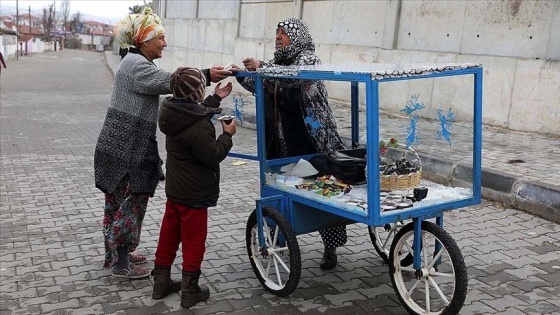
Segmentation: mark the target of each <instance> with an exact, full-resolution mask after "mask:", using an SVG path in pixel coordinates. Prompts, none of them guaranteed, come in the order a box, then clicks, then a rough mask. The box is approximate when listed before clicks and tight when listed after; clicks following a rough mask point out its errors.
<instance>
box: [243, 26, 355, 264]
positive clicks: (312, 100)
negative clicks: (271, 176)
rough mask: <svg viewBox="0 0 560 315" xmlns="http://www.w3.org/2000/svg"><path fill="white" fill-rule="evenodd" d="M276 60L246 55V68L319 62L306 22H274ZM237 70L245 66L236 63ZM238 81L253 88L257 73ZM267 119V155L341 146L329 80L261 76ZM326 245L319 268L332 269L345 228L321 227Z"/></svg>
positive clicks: (272, 157)
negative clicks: (327, 83)
mask: <svg viewBox="0 0 560 315" xmlns="http://www.w3.org/2000/svg"><path fill="white" fill-rule="evenodd" d="M275 44H276V45H275V47H276V51H275V52H274V59H272V60H270V61H268V62H264V61H261V60H258V59H256V58H253V57H249V58H245V59H244V60H243V65H244V66H245V68H246V69H247V70H248V71H255V70H256V69H257V68H262V67H275V66H308V65H318V64H321V61H320V60H319V57H317V55H315V43H314V42H313V38H311V35H310V34H309V29H308V28H307V25H306V24H305V23H304V22H303V21H302V20H300V19H297V18H287V19H285V20H283V21H280V22H278V24H277V25H276V37H275ZM234 70H235V71H240V70H241V69H240V68H239V67H237V66H235V68H234ZM237 80H238V82H239V83H240V84H241V85H242V86H243V87H244V88H245V89H246V90H248V91H250V92H253V93H255V77H238V78H237ZM263 84H264V92H265V93H264V95H263V97H264V119H265V142H266V157H267V159H276V158H281V157H289V156H297V155H304V154H312V153H328V152H332V151H336V150H339V149H343V148H344V145H343V144H342V140H341V139H340V136H339V134H338V131H337V129H336V121H335V119H334V117H333V114H332V111H331V108H330V106H329V101H328V94H327V89H326V87H325V84H324V82H323V81H321V80H297V79H296V80H290V79H271V78H267V79H265V80H263ZM319 233H320V234H321V237H322V239H323V243H324V244H325V251H324V253H323V259H322V260H321V263H320V267H321V268H322V269H326V270H328V269H333V268H334V267H336V264H337V256H336V248H337V247H340V246H343V245H344V244H345V243H346V240H347V235H346V227H344V226H340V227H336V228H332V229H326V230H322V231H319Z"/></svg>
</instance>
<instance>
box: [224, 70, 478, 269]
mask: <svg viewBox="0 0 560 315" xmlns="http://www.w3.org/2000/svg"><path fill="white" fill-rule="evenodd" d="M482 74H483V69H482V67H473V68H467V69H458V70H447V71H443V72H433V73H429V74H422V75H416V76H408V77H387V78H382V79H379V80H374V79H372V75H371V74H370V73H354V72H334V71H331V72H328V71H316V70H309V69H305V70H302V71H299V72H297V74H296V75H281V76H279V75H271V74H267V73H259V72H243V73H238V74H236V75H237V76H254V77H255V83H256V84H255V91H256V93H255V98H256V116H257V117H256V118H257V119H256V125H257V156H256V157H254V156H248V155H239V154H235V153H230V156H235V157H240V158H248V159H251V160H258V161H259V170H260V172H259V176H260V187H261V198H262V199H263V201H264V200H270V198H272V199H276V198H281V200H283V201H284V202H283V207H281V208H280V209H277V210H278V211H280V212H281V213H282V214H283V215H284V216H285V217H286V219H287V220H288V221H289V222H290V224H291V226H292V227H293V228H294V232H295V233H296V235H299V234H303V233H309V232H312V231H317V230H321V229H323V228H325V227H329V226H330V225H332V224H334V223H336V222H340V221H341V218H340V217H342V218H344V219H346V220H342V221H347V223H352V222H360V223H364V224H367V225H369V226H383V225H384V224H386V223H394V222H397V221H403V220H408V219H414V221H415V222H421V220H426V219H431V218H437V224H438V225H440V226H442V225H443V212H444V211H447V210H453V209H458V208H462V207H466V206H471V205H475V204H479V203H480V201H481V195H482V190H481V171H482V168H481V161H482V159H481V156H482ZM460 75H473V77H474V80H473V86H474V87H473V91H474V104H473V107H474V117H473V152H472V154H473V171H472V177H473V183H472V185H473V187H472V190H473V195H472V197H470V198H466V199H462V200H455V201H450V202H444V203H440V204H435V205H430V206H424V207H420V208H415V207H412V208H409V209H405V210H401V211H395V212H388V213H381V211H380V199H379V191H380V187H379V186H380V183H379V181H377V180H372V181H368V183H367V190H368V196H369V198H368V211H367V213H365V212H360V211H352V210H348V209H340V207H337V206H336V205H333V204H329V203H324V202H321V201H318V200H315V199H311V198H306V197H305V196H302V195H300V194H296V193H292V192H288V191H284V190H281V189H279V188H276V187H272V186H268V185H266V180H265V174H266V171H267V169H268V168H269V167H271V166H275V165H285V164H288V163H289V162H292V161H297V160H299V158H300V157H293V158H287V159H278V160H269V161H267V160H266V154H265V147H266V146H265V137H264V128H261V126H264V111H263V110H262V109H263V108H264V99H263V97H262V93H263V79H264V78H270V77H272V78H286V79H307V80H325V81H348V82H350V85H351V110H352V113H351V120H352V134H351V135H352V143H353V144H354V143H357V142H358V137H359V99H358V96H359V86H358V84H359V83H364V84H365V90H366V94H365V98H366V99H365V100H366V120H367V126H379V86H380V84H382V83H385V82H392V81H402V80H419V79H429V78H438V77H448V76H460ZM366 136H367V143H377V141H378V139H379V127H377V128H367V131H366ZM366 151H367V161H368V170H367V172H368V174H367V178H377V177H378V173H377V172H376V170H378V169H379V160H378V152H377V146H367V149H366ZM375 196H377V198H375ZM371 197H373V198H371ZM257 204H258V208H260V202H258V203H257ZM302 209H303V210H302ZM310 209H317V210H319V211H321V213H322V215H321V216H320V217H314V219H315V220H316V221H314V222H308V223H307V224H308V225H307V224H306V223H305V222H299V221H298V218H299V219H303V218H308V215H305V214H299V213H298V211H309V210H310ZM418 224H420V223H415V225H418ZM415 230H416V229H415ZM416 232H417V233H420V231H415V236H416ZM416 256H417V255H415V258H416Z"/></svg>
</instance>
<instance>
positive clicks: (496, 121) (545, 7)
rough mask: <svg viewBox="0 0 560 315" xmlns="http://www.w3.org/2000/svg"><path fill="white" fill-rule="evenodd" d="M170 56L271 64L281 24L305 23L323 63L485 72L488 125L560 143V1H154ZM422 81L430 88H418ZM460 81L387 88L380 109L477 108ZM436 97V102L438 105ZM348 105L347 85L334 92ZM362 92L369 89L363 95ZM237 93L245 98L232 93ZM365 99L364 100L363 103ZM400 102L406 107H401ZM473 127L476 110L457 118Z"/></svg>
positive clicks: (200, 63) (176, 62)
mask: <svg viewBox="0 0 560 315" xmlns="http://www.w3.org/2000/svg"><path fill="white" fill-rule="evenodd" d="M155 3H156V6H157V8H156V11H157V12H158V13H159V15H160V17H161V18H162V19H163V23H164V26H165V29H166V33H167V34H166V37H167V41H168V45H169V46H168V47H167V49H166V51H165V53H164V54H165V57H164V58H162V59H161V61H160V64H161V66H162V67H163V68H165V69H168V70H173V69H175V68H176V67H178V66H181V65H190V66H196V67H208V66H210V65H216V64H226V63H228V62H230V61H232V60H233V61H234V62H236V63H240V62H241V60H242V59H243V58H244V57H247V56H255V57H257V58H260V59H270V58H271V57H272V55H273V52H274V36H275V30H276V23H277V22H278V21H280V20H282V19H284V18H286V17H290V16H296V17H301V18H302V19H303V20H304V21H306V23H307V24H308V25H309V28H310V31H311V34H312V35H313V37H314V40H315V43H316V46H317V55H318V56H319V57H320V58H321V60H322V61H323V63H325V64H326V63H337V64H338V63H374V62H387V63H409V62H410V63H431V62H437V63H449V62H457V63H480V64H482V65H483V67H484V81H483V82H484V93H483V120H484V123H486V124H491V125H495V126H500V127H506V128H510V129H513V130H521V131H532V132H539V133H548V134H555V135H560V124H559V123H558V121H560V109H559V105H560V36H558V30H559V29H560V1H552V0H551V1H545V0H541V1H537V0H535V1H532V0H512V1H409V0H385V1H382V0H376V1H357V0H356V1H353V0H345V1H328V0H325V1H316V0H296V1H293V0H268V1H267V0H260V1H257V0H240V1H230V0H203V1H171V0H158V1H155ZM422 81H424V80H422ZM470 84H471V82H470V81H468V80H467V81H466V80H464V79H458V80H442V79H435V80H433V81H430V82H428V83H424V84H422V85H420V86H419V85H414V84H393V85H389V84H387V86H386V87H385V86H383V87H382V90H381V99H380V106H381V107H382V108H383V109H384V110H387V111H393V112H397V111H398V110H399V109H401V108H402V107H403V106H404V104H405V103H406V100H408V99H409V97H410V95H411V94H417V93H419V94H420V95H421V99H422V101H423V102H424V103H425V104H427V105H430V104H431V106H434V107H444V106H443V104H447V103H453V102H456V101H457V100H459V99H461V100H463V99H464V98H469V97H471V98H472V92H470V90H468V89H465V85H469V88H470ZM434 87H438V89H437V90H438V91H442V90H443V91H448V92H446V93H441V92H438V93H437V95H433V93H432V91H434ZM328 88H329V94H330V97H331V98H333V99H334V100H337V101H340V102H343V103H344V102H348V101H349V96H350V93H349V90H350V89H349V85H348V84H347V83H346V85H344V84H343V83H332V82H329V83H328ZM362 90H363V89H362ZM235 91H236V92H239V93H242V91H243V90H242V89H240V88H239V87H236V89H235ZM360 99H362V100H363V99H364V98H363V92H362V97H361V98H360ZM403 102H404V103H403ZM456 118H457V119H459V120H466V121H469V120H471V119H472V109H470V108H464V109H463V110H462V111H459V112H457V113H456Z"/></svg>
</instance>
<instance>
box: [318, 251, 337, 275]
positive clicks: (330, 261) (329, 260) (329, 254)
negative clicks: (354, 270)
mask: <svg viewBox="0 0 560 315" xmlns="http://www.w3.org/2000/svg"><path fill="white" fill-rule="evenodd" d="M336 262H337V258H336V247H333V248H327V247H325V251H324V252H323V259H321V264H320V266H321V269H323V270H331V269H333V268H334V267H336Z"/></svg>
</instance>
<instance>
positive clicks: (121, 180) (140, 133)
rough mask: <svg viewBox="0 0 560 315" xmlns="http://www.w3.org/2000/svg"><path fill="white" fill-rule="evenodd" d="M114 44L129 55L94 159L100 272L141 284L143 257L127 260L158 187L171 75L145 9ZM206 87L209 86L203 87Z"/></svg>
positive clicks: (127, 21)
mask: <svg viewBox="0 0 560 315" xmlns="http://www.w3.org/2000/svg"><path fill="white" fill-rule="evenodd" d="M114 33H115V39H116V40H117V41H118V42H119V44H120V46H121V47H128V48H129V53H128V54H127V55H126V56H125V57H124V58H123V60H122V61H121V63H120V65H119V68H118V70H117V72H116V74H115V84H114V88H113V92H112V95H111V101H110V104H109V108H108V111H107V115H106V117H105V122H104V124H103V128H102V130H101V133H100V135H99V138H98V140H97V145H96V148H95V156H94V169H95V186H96V187H97V188H99V189H100V190H101V191H103V192H104V193H105V208H104V209H105V210H104V219H103V235H104V237H105V262H104V264H103V266H104V267H105V268H112V274H113V276H116V277H124V278H129V279H137V278H145V277H148V276H149V275H150V269H148V268H143V267H140V266H138V264H142V263H145V262H146V257H144V256H141V255H135V254H132V253H133V252H134V250H136V247H137V246H138V244H139V242H140V231H141V229H142V221H143V219H144V215H145V213H146V207H147V205H148V199H149V198H150V197H153V195H154V192H155V189H156V187H157V184H158V181H159V172H158V170H159V165H158V163H159V161H160V158H159V152H158V145H157V141H156V128H157V116H158V109H159V96H160V95H162V94H170V93H171V88H170V80H171V73H169V72H167V71H164V70H161V69H158V68H157V67H156V65H155V64H154V63H153V60H154V59H158V58H161V57H162V55H163V50H164V48H165V47H166V46H167V42H166V41H165V31H164V29H163V27H162V25H161V20H160V18H159V17H158V16H157V15H155V14H154V13H153V12H152V9H151V8H149V7H146V8H144V11H143V12H142V14H130V15H128V16H126V17H125V18H124V19H123V20H121V21H119V22H118V23H117V25H116V27H115V30H114ZM202 71H203V73H204V74H205V76H206V77H207V82H217V81H219V80H221V79H224V78H226V77H227V76H228V75H230V74H231V72H230V71H225V70H223V68H222V67H213V68H212V69H204V70H202ZM208 84H210V83H208Z"/></svg>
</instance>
